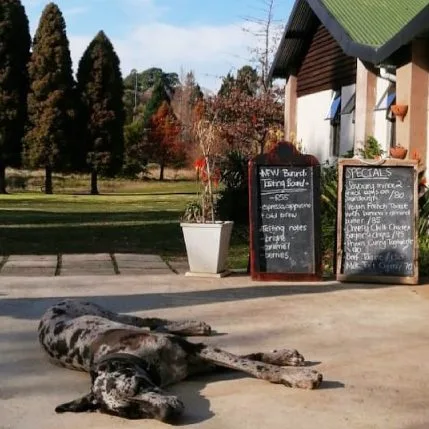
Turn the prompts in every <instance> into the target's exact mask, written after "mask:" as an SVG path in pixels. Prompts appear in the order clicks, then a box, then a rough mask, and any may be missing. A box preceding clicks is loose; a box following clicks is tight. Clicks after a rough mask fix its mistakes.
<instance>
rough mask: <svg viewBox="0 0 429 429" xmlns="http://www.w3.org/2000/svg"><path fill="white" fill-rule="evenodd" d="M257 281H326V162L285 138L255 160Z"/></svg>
mask: <svg viewBox="0 0 429 429" xmlns="http://www.w3.org/2000/svg"><path fill="white" fill-rule="evenodd" d="M249 220H250V274H251V277H252V279H253V280H291V281H292V280H298V281H311V280H320V279H321V277H322V262H321V251H320V164H319V162H318V160H317V159H316V158H315V157H314V156H312V155H303V154H301V153H300V152H299V151H298V150H297V149H296V148H295V146H294V145H293V144H292V143H288V142H281V143H279V144H278V145H276V146H275V148H274V149H273V150H271V151H270V152H268V153H266V154H263V155H259V156H257V157H255V158H254V159H252V160H250V161H249Z"/></svg>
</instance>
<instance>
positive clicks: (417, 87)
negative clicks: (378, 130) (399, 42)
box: [396, 40, 429, 165]
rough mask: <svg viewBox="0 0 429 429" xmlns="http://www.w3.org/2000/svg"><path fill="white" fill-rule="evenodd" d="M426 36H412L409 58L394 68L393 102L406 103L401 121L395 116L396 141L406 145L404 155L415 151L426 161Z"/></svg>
mask: <svg viewBox="0 0 429 429" xmlns="http://www.w3.org/2000/svg"><path fill="white" fill-rule="evenodd" d="M428 49H429V44H428V42H427V41H426V40H415V41H413V42H412V46H411V51H412V54H411V61H410V62H409V63H407V64H405V65H404V66H402V67H398V68H397V69H396V104H405V105H407V106H408V112H407V114H406V116H405V118H404V120H403V121H402V120H401V119H400V118H396V143H397V144H401V146H403V147H405V148H407V149H408V154H407V158H412V157H413V156H414V155H415V153H417V154H418V155H419V156H420V157H421V160H422V165H426V151H427V139H428V137H427V136H428V133H427V129H428V128H427V127H428V125H427V121H428V93H429V91H428V84H429V80H428V70H429V60H428V56H427V52H428Z"/></svg>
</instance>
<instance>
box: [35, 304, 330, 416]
mask: <svg viewBox="0 0 429 429" xmlns="http://www.w3.org/2000/svg"><path fill="white" fill-rule="evenodd" d="M38 331H39V340H40V343H41V344H42V347H43V349H44V350H45V351H46V352H47V354H48V355H49V356H50V358H51V361H52V362H53V363H55V364H57V365H60V366H63V367H66V368H70V369H74V370H81V371H87V372H89V373H90V376H91V390H90V392H89V393H88V394H87V395H85V396H83V397H81V398H78V399H75V400H74V401H71V402H68V403H65V404H62V405H59V406H58V407H57V408H56V409H55V411H56V412H58V413H61V412H65V411H72V412H83V411H96V410H99V411H101V412H104V413H108V414H112V415H116V416H120V417H125V418H129V419H142V418H154V419H158V420H161V421H169V422H173V421H174V420H176V418H177V417H178V416H179V415H180V414H181V413H182V412H183V404H182V402H181V401H180V400H179V399H178V398H177V397H176V396H173V395H171V394H169V393H167V392H166V391H165V390H163V389H164V388H165V386H168V385H170V384H173V383H176V382H178V381H180V380H183V379H185V378H186V377H188V376H190V375H194V374H201V373H204V372H208V371H212V370H213V369H215V368H217V367H224V368H225V367H226V368H230V369H234V370H238V371H243V372H245V373H247V374H250V375H252V376H254V377H256V378H261V379H264V380H267V381H269V382H271V383H279V384H284V385H285V386H289V387H300V388H305V389H313V388H316V387H317V386H318V385H319V384H320V382H321V381H322V375H321V374H319V373H318V372H317V371H314V370H311V369H308V368H288V367H285V366H286V365H289V366H295V367H296V366H302V365H304V358H303V356H302V355H301V354H299V353H298V352H297V351H296V350H286V349H283V350H275V351H273V352H269V353H253V354H250V355H247V356H236V355H233V354H231V353H229V352H226V351H224V350H220V349H218V348H215V347H211V346H208V345H205V344H202V343H192V342H189V341H187V340H185V339H184V338H183V336H190V335H210V333H211V328H210V326H208V325H207V324H206V323H204V322H197V321H183V322H171V321H168V320H163V319H157V318H139V317H135V316H130V315H125V314H118V313H114V312H112V311H109V310H106V309H104V308H102V307H100V306H98V305H96V304H94V303H91V302H84V301H76V300H64V301H61V302H59V303H58V304H56V305H54V306H53V307H51V308H49V309H48V310H47V311H46V313H45V314H44V315H43V317H42V319H41V321H40V325H39V329H38Z"/></svg>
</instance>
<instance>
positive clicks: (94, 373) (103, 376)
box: [55, 354, 183, 421]
mask: <svg viewBox="0 0 429 429" xmlns="http://www.w3.org/2000/svg"><path fill="white" fill-rule="evenodd" d="M157 377H158V376H157V374H156V372H155V371H153V370H152V371H151V370H150V369H149V368H148V366H147V365H146V364H145V363H144V362H143V361H142V360H141V359H139V358H136V357H134V356H131V355H128V354H115V355H111V356H106V357H105V358H103V359H102V360H100V361H99V362H98V363H97V364H96V365H94V366H93V368H92V370H91V381H92V386H91V392H90V393H89V394H88V395H86V396H85V397H83V398H80V399H77V400H75V401H72V402H69V403H67V404H63V405H59V406H58V407H57V408H56V410H55V411H56V412H65V411H73V412H84V411H95V410H99V411H100V412H103V413H107V414H112V415H116V416H119V417H124V418H127V419H157V420H161V421H174V420H175V419H176V418H177V417H178V416H180V415H181V414H182V412H183V404H182V403H181V402H180V401H179V400H178V399H177V398H176V397H175V396H172V395H168V394H166V393H165V392H164V391H162V390H161V389H160V388H159V387H158V386H157V383H159V381H158V380H157Z"/></svg>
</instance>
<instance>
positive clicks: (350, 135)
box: [340, 85, 356, 156]
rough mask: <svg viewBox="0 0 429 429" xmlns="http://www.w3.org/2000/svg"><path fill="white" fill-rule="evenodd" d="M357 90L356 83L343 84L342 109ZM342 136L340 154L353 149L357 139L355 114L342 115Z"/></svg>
mask: <svg viewBox="0 0 429 429" xmlns="http://www.w3.org/2000/svg"><path fill="white" fill-rule="evenodd" d="M355 90H356V85H349V86H343V87H342V88H341V109H344V107H346V104H347V103H348V101H349V100H350V98H351V97H352V96H353V94H354V93H355ZM340 131H341V136H340V156H342V155H345V154H346V152H348V151H349V150H351V149H353V145H354V139H355V124H354V114H353V113H350V114H348V115H341V129H340Z"/></svg>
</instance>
